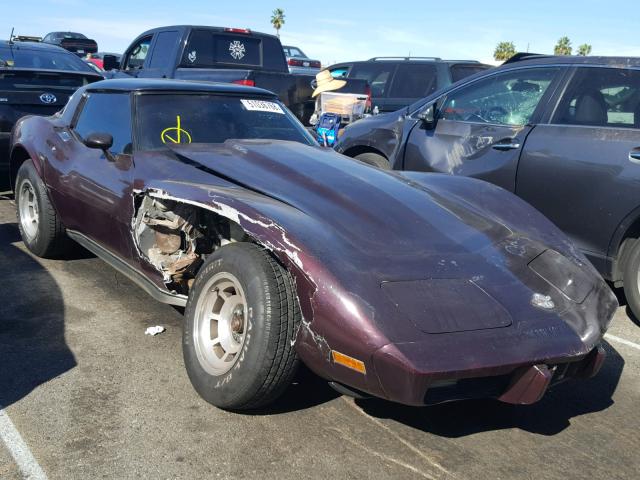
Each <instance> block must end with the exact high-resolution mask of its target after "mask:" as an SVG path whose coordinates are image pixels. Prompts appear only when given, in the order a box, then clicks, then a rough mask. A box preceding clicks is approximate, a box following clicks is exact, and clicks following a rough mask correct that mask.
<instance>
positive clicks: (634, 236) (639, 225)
mask: <svg viewBox="0 0 640 480" xmlns="http://www.w3.org/2000/svg"><path fill="white" fill-rule="evenodd" d="M638 239H640V217H639V218H637V219H636V220H635V221H634V222H633V223H632V224H631V225H630V226H629V228H627V230H626V231H625V232H624V235H622V238H621V240H620V242H619V243H618V245H617V248H616V249H615V250H614V251H615V252H616V255H615V258H614V260H613V266H612V271H611V279H612V280H613V281H614V282H618V283H619V282H622V277H623V275H624V265H625V263H626V260H627V257H628V256H629V254H630V253H631V249H632V248H633V246H634V245H635V244H636V242H637V241H638ZM616 286H620V285H616Z"/></svg>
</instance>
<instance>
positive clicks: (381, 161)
mask: <svg viewBox="0 0 640 480" xmlns="http://www.w3.org/2000/svg"><path fill="white" fill-rule="evenodd" d="M355 158H356V159H358V160H360V161H361V162H364V163H368V164H369V165H373V166H374V167H378V168H380V169H382V170H391V165H389V160H387V159H386V158H384V157H383V156H382V155H378V154H377V153H372V152H367V153H361V154H360V155H356V156H355Z"/></svg>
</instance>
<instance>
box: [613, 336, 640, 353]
mask: <svg viewBox="0 0 640 480" xmlns="http://www.w3.org/2000/svg"><path fill="white" fill-rule="evenodd" d="M604 338H606V339H607V340H613V341H614V342H617V343H621V344H622V345H626V346H627V347H631V348H635V349H636V350H640V344H637V343H633V342H630V341H629V340H625V339H624V338H620V337H616V336H615V335H611V334H610V333H605V334H604Z"/></svg>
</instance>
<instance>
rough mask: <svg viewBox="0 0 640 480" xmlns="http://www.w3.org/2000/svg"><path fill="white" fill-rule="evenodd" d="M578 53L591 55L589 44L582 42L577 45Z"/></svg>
mask: <svg viewBox="0 0 640 480" xmlns="http://www.w3.org/2000/svg"><path fill="white" fill-rule="evenodd" d="M578 55H582V56H583V57H586V56H587V55H591V45H589V44H588V43H583V44H582V45H580V46H579V47H578Z"/></svg>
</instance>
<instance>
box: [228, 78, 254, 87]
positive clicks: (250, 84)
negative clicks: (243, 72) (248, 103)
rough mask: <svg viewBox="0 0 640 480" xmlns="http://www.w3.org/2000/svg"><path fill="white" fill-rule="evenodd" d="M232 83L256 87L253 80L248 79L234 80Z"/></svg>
mask: <svg viewBox="0 0 640 480" xmlns="http://www.w3.org/2000/svg"><path fill="white" fill-rule="evenodd" d="M233 83H235V84H236V85H246V86H247V87H255V86H256V82H254V81H253V80H249V79H243V80H234V81H233Z"/></svg>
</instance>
